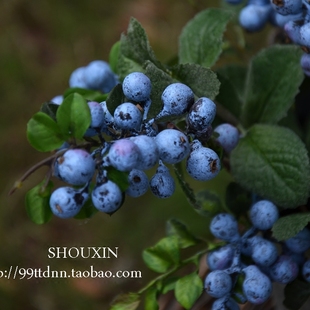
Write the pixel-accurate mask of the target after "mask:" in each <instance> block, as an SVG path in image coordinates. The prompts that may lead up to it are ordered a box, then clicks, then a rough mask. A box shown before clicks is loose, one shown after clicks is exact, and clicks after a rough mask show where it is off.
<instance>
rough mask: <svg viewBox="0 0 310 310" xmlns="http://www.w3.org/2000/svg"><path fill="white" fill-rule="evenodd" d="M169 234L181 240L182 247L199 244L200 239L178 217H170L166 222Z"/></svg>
mask: <svg viewBox="0 0 310 310" xmlns="http://www.w3.org/2000/svg"><path fill="white" fill-rule="evenodd" d="M166 230H167V234H168V236H172V235H175V236H177V238H178V240H179V245H180V247H181V248H182V249H185V248H187V247H190V246H192V245H195V244H198V243H199V242H200V240H199V239H198V238H196V237H195V236H194V235H193V234H192V233H191V232H189V230H188V229H187V227H186V226H185V225H184V224H183V223H182V222H180V221H179V220H177V219H170V220H169V221H168V222H167V224H166Z"/></svg>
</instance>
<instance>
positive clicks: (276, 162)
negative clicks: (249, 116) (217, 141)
mask: <svg viewBox="0 0 310 310" xmlns="http://www.w3.org/2000/svg"><path fill="white" fill-rule="evenodd" d="M230 159H231V162H230V163H231V172H232V175H233V177H234V178H235V180H236V181H237V182H238V183H239V184H240V185H241V186H243V187H244V188H245V189H247V190H249V191H251V192H254V193H256V194H257V195H259V196H261V197H264V198H265V199H270V200H271V201H273V203H275V204H276V205H278V206H280V207H283V208H295V207H297V206H299V205H301V204H304V203H306V201H307V198H308V196H309V189H310V175H309V158H308V155H307V150H306V148H305V145H304V144H303V142H302V141H301V140H300V138H299V137H298V136H297V135H296V134H295V133H294V132H293V131H291V130H290V129H287V128H284V127H280V126H275V125H263V124H257V125H254V126H253V127H252V128H251V129H250V130H249V131H248V132H247V134H246V135H245V136H244V137H243V138H241V139H240V141H239V143H238V145H237V147H236V148H235V149H234V150H233V151H232V152H231V157H230Z"/></svg>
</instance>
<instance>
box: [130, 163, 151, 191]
mask: <svg viewBox="0 0 310 310" xmlns="http://www.w3.org/2000/svg"><path fill="white" fill-rule="evenodd" d="M128 183H129V186H128V188H127V190H126V194H127V195H128V196H130V197H139V196H142V195H144V194H145V193H146V192H147V190H148V189H149V179H148V177H147V175H146V174H145V172H143V171H142V170H138V169H132V170H131V171H130V173H129V175H128Z"/></svg>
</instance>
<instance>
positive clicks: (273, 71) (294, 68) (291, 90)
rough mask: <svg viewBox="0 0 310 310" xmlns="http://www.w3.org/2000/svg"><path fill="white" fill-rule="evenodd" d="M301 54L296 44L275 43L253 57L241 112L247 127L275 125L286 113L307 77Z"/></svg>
mask: <svg viewBox="0 0 310 310" xmlns="http://www.w3.org/2000/svg"><path fill="white" fill-rule="evenodd" d="M301 55H302V51H301V50H300V48H299V47H297V46H293V45H274V46H272V47H269V48H267V49H264V50H262V51H261V52H260V53H259V54H257V55H256V56H255V57H254V58H253V59H252V61H251V63H250V65H249V70H248V74H247V79H246V85H245V94H244V106H243V108H242V114H241V120H242V123H243V125H244V126H245V127H250V126H251V125H253V124H255V123H265V124H276V123H277V122H278V121H279V120H280V119H282V118H283V117H284V116H285V115H286V113H287V111H288V110H289V108H290V106H291V105H292V104H293V102H294V98H295V96H296V94H297V93H298V92H299V86H300V85H301V83H302V81H303V79H304V74H303V71H302V69H301V67H300V57H301ZM292 77H294V78H292Z"/></svg>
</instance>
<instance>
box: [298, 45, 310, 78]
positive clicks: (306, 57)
mask: <svg viewBox="0 0 310 310" xmlns="http://www.w3.org/2000/svg"><path fill="white" fill-rule="evenodd" d="M309 44H310V43H309ZM300 65H301V68H302V70H303V71H304V73H305V75H307V76H309V77H310V54H307V53H303V55H302V56H301V58H300Z"/></svg>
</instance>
